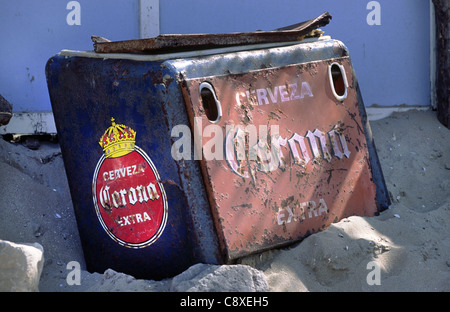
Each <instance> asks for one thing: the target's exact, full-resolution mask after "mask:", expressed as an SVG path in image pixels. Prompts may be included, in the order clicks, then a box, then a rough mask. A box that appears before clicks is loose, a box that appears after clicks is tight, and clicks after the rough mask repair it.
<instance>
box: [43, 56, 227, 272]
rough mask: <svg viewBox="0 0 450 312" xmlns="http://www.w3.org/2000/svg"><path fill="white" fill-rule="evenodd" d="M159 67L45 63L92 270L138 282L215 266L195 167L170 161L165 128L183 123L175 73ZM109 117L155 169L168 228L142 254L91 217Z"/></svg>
mask: <svg viewBox="0 0 450 312" xmlns="http://www.w3.org/2000/svg"><path fill="white" fill-rule="evenodd" d="M161 64H162V63H161V62H135V61H131V60H127V59H119V60H111V59H109V60H103V59H95V58H88V57H66V56H64V55H56V56H54V57H52V58H51V59H50V60H49V61H48V64H47V67H46V75H47V81H48V87H49V93H50V98H51V102H52V108H53V113H54V116H55V123H56V126H57V130H58V137H59V142H60V145H61V150H62V154H63V159H64V164H65V169H66V173H67V176H68V182H69V186H70V191H71V196H72V202H73V205H74V211H75V215H76V218H77V224H78V230H79V233H80V238H81V242H82V246H83V251H84V256H85V260H86V264H87V268H88V270H89V271H91V272H100V273H103V272H104V271H105V270H106V269H108V268H112V269H114V270H116V271H120V272H124V273H127V274H131V275H133V276H135V277H138V278H150V279H161V278H165V277H170V276H174V275H176V274H179V273H180V272H182V271H184V270H186V269H187V268H188V267H189V266H191V265H193V264H195V263H198V262H206V263H220V262H222V260H221V256H220V254H219V250H218V247H217V238H216V235H215V232H214V229H213V223H212V221H211V216H210V209H209V204H208V201H207V199H206V198H207V197H206V193H205V191H204V186H203V181H202V179H201V173H200V169H199V167H198V164H197V163H196V162H193V161H192V162H185V161H179V162H176V161H175V160H174V159H173V158H172V156H171V145H172V139H171V137H170V131H171V128H172V127H173V125H175V124H179V123H185V124H187V123H188V119H187V115H186V113H185V105H184V103H183V100H182V97H181V93H180V90H179V86H178V84H177V83H176V76H175V74H176V73H174V72H173V71H172V72H171V71H170V70H169V69H167V68H166V67H164V66H162V65H161ZM163 77H164V79H163ZM111 117H114V118H115V120H116V122H117V123H120V124H125V125H126V126H129V127H130V128H132V129H133V130H135V131H136V133H137V134H136V145H137V146H139V147H140V148H141V149H142V150H143V151H145V152H146V153H147V155H148V156H149V157H150V159H151V160H152V162H153V163H154V165H155V167H156V169H157V170H158V172H159V175H160V178H161V183H162V185H163V186H164V189H165V193H166V195H167V201H168V219H167V225H166V226H165V229H164V231H163V232H162V234H161V236H160V237H159V239H158V240H156V242H154V243H153V244H152V245H150V246H147V247H145V248H139V249H132V248H127V247H124V246H121V245H119V244H118V243H116V242H115V241H114V240H112V239H111V238H110V237H109V236H108V235H107V233H106V232H105V230H104V229H103V228H102V226H101V224H100V222H99V219H98V217H97V215H96V213H95V209H94V204H93V199H92V197H93V191H92V188H93V186H92V180H93V175H94V171H95V168H96V164H97V163H98V161H99V159H100V157H101V156H102V154H103V151H102V149H101V147H100V145H99V143H98V142H99V140H100V138H101V137H102V135H103V133H104V132H105V130H106V129H107V128H108V127H109V126H111V121H110V118H111ZM129 186H130V187H131V186H133V185H129ZM191 194H192V195H191ZM194 195H195V197H194ZM130 213H132V207H130Z"/></svg>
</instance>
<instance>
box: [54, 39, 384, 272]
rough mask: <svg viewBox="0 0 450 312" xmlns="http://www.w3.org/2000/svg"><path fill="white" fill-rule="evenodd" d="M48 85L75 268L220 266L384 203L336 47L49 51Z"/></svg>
mask: <svg viewBox="0 0 450 312" xmlns="http://www.w3.org/2000/svg"><path fill="white" fill-rule="evenodd" d="M46 74H47V80H48V86H49V92H50V97H51V102H52V107H53V113H54V116H55V121H56V126H57V130H58V136H59V141H60V144H61V149H62V153H63V158H64V162H65V167H66V172H67V176H68V181H69V185H70V190H71V195H72V201H73V204H74V209H75V213H76V218H77V223H78V228H79V233H80V236H81V240H82V245H83V250H84V254H85V258H86V263H87V266H88V269H89V270H90V271H98V272H102V271H104V270H105V269H107V268H113V269H115V270H118V271H122V272H125V273H129V274H133V275H135V276H137V277H146V278H153V279H159V278H164V277H168V276H173V275H175V274H177V273H179V272H181V271H183V270H185V269H186V268H187V267H189V266H190V265H192V264H195V263H198V262H203V263H230V262H233V260H235V259H237V258H239V257H242V256H246V255H249V254H252V253H255V252H259V251H262V250H266V249H270V248H274V247H279V246H284V245H287V244H290V243H293V242H296V241H299V240H301V239H303V238H304V237H306V236H307V235H309V234H312V233H314V232H318V231H321V230H323V229H325V228H326V227H327V226H328V225H330V224H331V223H333V222H337V221H338V220H340V219H342V218H345V217H348V216H351V215H360V216H373V215H375V214H377V212H379V211H380V210H383V209H385V208H386V207H387V206H388V205H389V199H388V196H387V192H386V187H385V184H384V179H383V175H382V171H381V168H380V165H379V162H378V158H377V154H376V150H375V147H374V143H373V140H372V136H371V131H370V127H369V123H368V120H367V117H366V114H365V109H364V104H363V101H362V98H361V95H360V91H359V88H358V84H357V80H356V77H355V74H354V71H353V68H352V64H351V61H350V58H349V53H348V51H347V48H346V47H345V46H344V44H342V43H341V42H340V41H338V40H333V39H331V38H329V37H321V38H315V39H309V40H303V41H300V42H291V43H277V44H265V45H252V46H237V47H228V48H223V49H212V50H211V49H210V50H202V51H188V52H178V53H171V54H158V55H143V54H114V53H113V54H99V53H95V52H78V51H62V52H61V53H59V54H58V55H55V56H53V57H52V58H51V59H50V60H49V61H48V64H47V67H46Z"/></svg>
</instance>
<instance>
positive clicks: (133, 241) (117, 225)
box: [93, 146, 167, 248]
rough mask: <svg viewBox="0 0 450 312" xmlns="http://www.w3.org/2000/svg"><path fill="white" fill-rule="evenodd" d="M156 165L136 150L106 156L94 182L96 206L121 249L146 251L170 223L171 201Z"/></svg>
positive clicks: (106, 228)
mask: <svg viewBox="0 0 450 312" xmlns="http://www.w3.org/2000/svg"><path fill="white" fill-rule="evenodd" d="M159 180H160V178H159V175H158V172H157V171H156V168H155V166H154V164H153V162H152V161H151V160H150V158H149V157H148V156H147V154H146V153H145V152H144V151H143V150H142V149H140V148H139V147H137V146H135V150H134V151H133V152H130V153H128V154H126V155H124V156H120V157H117V158H106V157H105V156H102V158H101V159H100V160H99V162H98V164H97V167H96V170H95V173H94V179H93V194H94V205H95V210H96V212H97V216H98V218H99V220H100V223H101V224H102V226H103V228H104V229H105V231H106V232H107V233H108V235H109V236H110V237H111V238H112V239H113V240H115V241H116V242H118V243H119V244H120V245H123V246H126V247H130V248H142V247H146V246H149V245H150V244H152V243H153V242H155V241H156V240H157V239H158V238H159V237H160V235H161V234H162V232H163V230H164V227H165V225H166V221H167V198H166V194H165V192H164V188H163V186H162V184H161V183H160V182H159Z"/></svg>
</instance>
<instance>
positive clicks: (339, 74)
mask: <svg viewBox="0 0 450 312" xmlns="http://www.w3.org/2000/svg"><path fill="white" fill-rule="evenodd" d="M328 73H329V77H330V84H331V90H332V91H333V94H334V96H335V97H336V98H337V99H338V100H339V101H343V100H344V99H345V98H346V97H347V87H348V84H347V77H346V76H345V69H344V66H342V65H340V64H338V63H333V64H331V65H330V67H329V69H328Z"/></svg>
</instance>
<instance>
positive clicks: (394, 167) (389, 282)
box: [0, 110, 450, 292]
mask: <svg viewBox="0 0 450 312" xmlns="http://www.w3.org/2000/svg"><path fill="white" fill-rule="evenodd" d="M371 128H372V132H373V136H374V140H375V143H376V147H377V151H378V156H379V159H380V162H381V166H382V169H383V173H384V176H385V181H386V185H387V187H388V190H389V193H390V196H391V199H392V205H391V207H390V209H388V210H386V211H384V212H383V213H381V214H380V215H379V216H376V217H372V218H364V217H357V216H353V217H350V218H347V219H343V220H341V221H340V222H338V223H335V224H332V225H331V226H330V227H329V228H328V229H326V230H325V231H323V232H320V233H317V234H313V235H311V236H309V237H308V238H306V239H304V240H303V241H302V242H301V243H297V244H294V245H292V246H290V247H288V248H283V249H275V250H271V251H267V252H264V253H261V254H257V255H253V256H250V257H247V258H244V259H242V260H240V261H239V263H242V264H247V265H251V266H252V267H254V268H256V269H258V270H261V271H262V272H264V274H265V276H266V279H267V282H268V284H269V287H270V290H271V291H283V292H284V291H313V292H315V291H450V226H449V220H450V131H449V130H448V129H447V128H445V127H444V126H443V125H442V124H440V123H439V122H438V120H437V118H436V112H433V111H415V110H411V111H407V112H402V113H394V114H392V115H391V116H389V117H386V118H383V119H380V120H375V121H371ZM0 172H1V175H0V198H1V199H2V200H1V203H0V238H1V239H4V240H10V241H13V242H26V243H34V242H38V243H40V244H41V245H42V246H43V247H44V257H45V259H46V260H45V264H44V269H43V272H42V275H41V280H40V285H39V290H40V291H166V290H168V284H169V280H165V281H162V282H155V281H144V280H135V279H134V278H132V277H127V276H124V275H123V274H115V273H111V272H108V273H107V274H99V273H94V274H90V273H88V272H87V271H85V263H84V260H83V252H82V249H81V245H80V239H79V237H78V231H77V228H76V221H75V217H74V213H73V207H72V203H71V201H70V194H69V188H68V184H67V178H66V176H65V172H64V166H63V162H62V157H61V153H60V149H59V145H58V144H57V143H52V142H42V143H41V146H40V147H39V149H37V150H31V149H29V148H27V147H25V146H23V144H18V143H9V142H6V141H3V140H0ZM70 261H78V262H79V263H80V264H81V269H82V275H81V285H79V286H77V285H73V286H71V285H68V283H67V281H66V278H67V274H68V272H69V270H67V268H66V265H67V263H69V262H70Z"/></svg>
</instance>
